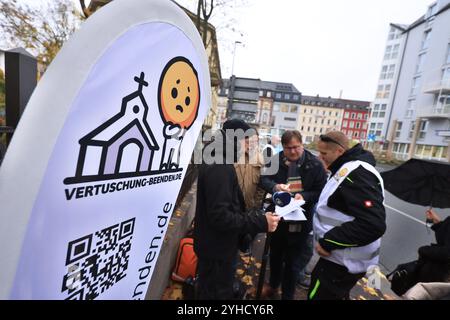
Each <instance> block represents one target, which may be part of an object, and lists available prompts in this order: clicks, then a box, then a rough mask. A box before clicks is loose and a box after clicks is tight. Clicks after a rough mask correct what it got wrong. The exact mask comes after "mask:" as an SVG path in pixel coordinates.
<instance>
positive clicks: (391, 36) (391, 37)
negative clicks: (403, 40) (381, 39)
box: [388, 27, 395, 40]
mask: <svg viewBox="0 0 450 320" xmlns="http://www.w3.org/2000/svg"><path fill="white" fill-rule="evenodd" d="M393 39H395V28H394V27H391V29H390V30H389V35H388V40H393Z"/></svg>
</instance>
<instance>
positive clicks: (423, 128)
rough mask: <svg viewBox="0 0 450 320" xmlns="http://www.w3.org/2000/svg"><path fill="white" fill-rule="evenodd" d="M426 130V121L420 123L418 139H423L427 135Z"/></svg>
mask: <svg viewBox="0 0 450 320" xmlns="http://www.w3.org/2000/svg"><path fill="white" fill-rule="evenodd" d="M427 128H428V121H421V122H420V128H419V137H418V139H425V136H426V134H427Z"/></svg>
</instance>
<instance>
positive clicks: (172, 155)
mask: <svg viewBox="0 0 450 320" xmlns="http://www.w3.org/2000/svg"><path fill="white" fill-rule="evenodd" d="M199 105H200V85H199V82H198V75H197V71H196V70H195V68H194V66H193V65H192V63H191V62H190V61H189V60H188V59H186V58H184V57H175V58H173V59H172V60H170V61H169V62H168V63H167V64H166V66H165V68H164V70H163V72H162V75H161V78H160V80H159V86H158V106H159V112H160V114H161V118H162V120H163V122H164V138H165V142H164V147H163V156H162V158H161V164H160V170H170V169H177V168H178V165H179V161H180V151H181V150H180V148H181V142H182V140H183V137H184V135H185V133H186V130H188V129H189V128H190V127H191V126H192V124H193V123H194V121H195V119H196V118H197V115H198V107H199Z"/></svg>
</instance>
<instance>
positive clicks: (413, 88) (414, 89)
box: [410, 76, 421, 96]
mask: <svg viewBox="0 0 450 320" xmlns="http://www.w3.org/2000/svg"><path fill="white" fill-rule="evenodd" d="M420 82H421V77H420V76H419V77H414V78H413V83H412V85H411V92H410V95H411V96H413V95H416V94H417V90H418V88H419V87H420Z"/></svg>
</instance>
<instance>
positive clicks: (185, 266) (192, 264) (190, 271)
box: [172, 237, 197, 282]
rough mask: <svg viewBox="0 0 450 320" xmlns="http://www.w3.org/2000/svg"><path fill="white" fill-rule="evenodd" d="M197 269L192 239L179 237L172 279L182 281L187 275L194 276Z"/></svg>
mask: <svg viewBox="0 0 450 320" xmlns="http://www.w3.org/2000/svg"><path fill="white" fill-rule="evenodd" d="M196 271H197V256H196V254H195V252H194V239H193V238H192V237H186V238H183V239H181V241H180V246H179V248H178V253H177V260H176V262H175V267H174V270H173V272H172V280H174V281H181V282H184V281H185V280H186V279H187V278H188V277H191V278H195V274H196Z"/></svg>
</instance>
